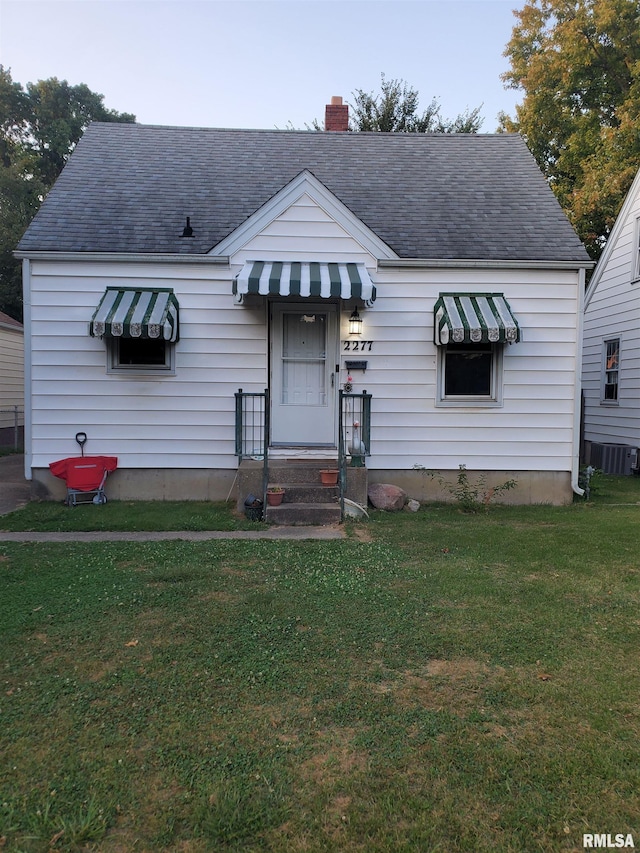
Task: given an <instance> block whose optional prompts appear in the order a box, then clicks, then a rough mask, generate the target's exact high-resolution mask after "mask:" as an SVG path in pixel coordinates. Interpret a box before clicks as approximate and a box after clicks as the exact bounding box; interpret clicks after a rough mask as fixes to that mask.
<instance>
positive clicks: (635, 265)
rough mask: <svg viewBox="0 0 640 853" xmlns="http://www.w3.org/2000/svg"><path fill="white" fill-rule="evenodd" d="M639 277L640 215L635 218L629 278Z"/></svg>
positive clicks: (633, 279) (636, 278)
mask: <svg viewBox="0 0 640 853" xmlns="http://www.w3.org/2000/svg"><path fill="white" fill-rule="evenodd" d="M638 279H640V216H639V217H638V218H637V219H636V228H635V233H634V237H633V257H632V259H631V280H632V281H638Z"/></svg>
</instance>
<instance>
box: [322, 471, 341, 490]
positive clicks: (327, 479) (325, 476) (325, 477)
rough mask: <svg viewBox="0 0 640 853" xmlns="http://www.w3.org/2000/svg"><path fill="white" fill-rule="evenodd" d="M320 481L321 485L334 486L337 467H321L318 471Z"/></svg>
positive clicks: (336, 477) (336, 478) (336, 479)
mask: <svg viewBox="0 0 640 853" xmlns="http://www.w3.org/2000/svg"><path fill="white" fill-rule="evenodd" d="M320 482H321V483H322V485H323V486H335V485H336V483H337V482H338V469H337V468H323V469H322V470H321V471H320Z"/></svg>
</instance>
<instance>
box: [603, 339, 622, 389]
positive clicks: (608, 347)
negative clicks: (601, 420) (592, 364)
mask: <svg viewBox="0 0 640 853" xmlns="http://www.w3.org/2000/svg"><path fill="white" fill-rule="evenodd" d="M602 355H603V358H602V394H601V402H602V403H603V404H606V405H616V404H617V403H618V393H619V384H620V338H610V339H609V340H606V341H604V342H603V353H602Z"/></svg>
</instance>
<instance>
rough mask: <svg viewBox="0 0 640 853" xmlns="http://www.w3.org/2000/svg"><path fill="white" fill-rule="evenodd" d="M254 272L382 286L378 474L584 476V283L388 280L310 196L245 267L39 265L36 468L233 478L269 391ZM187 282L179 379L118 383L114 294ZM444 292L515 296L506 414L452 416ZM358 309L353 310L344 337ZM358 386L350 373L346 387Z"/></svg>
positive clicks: (369, 382) (505, 276) (415, 272)
mask: <svg viewBox="0 0 640 853" xmlns="http://www.w3.org/2000/svg"><path fill="white" fill-rule="evenodd" d="M250 260H315V261H358V262H361V263H365V264H366V266H367V268H368V270H369V272H370V274H371V276H372V278H373V280H374V283H375V285H376V287H377V292H378V297H377V300H376V302H375V303H374V305H373V306H372V307H371V308H365V309H364V310H362V312H361V313H362V316H363V319H364V331H363V334H362V338H363V339H367V340H371V341H372V342H373V344H372V349H371V352H367V353H365V354H364V355H362V354H358V355H355V354H352V353H344V352H341V353H340V358H341V364H342V365H344V361H345V359H346V358H354V359H359V358H366V360H367V361H368V369H367V372H366V374H364V375H363V374H362V373H354V374H353V380H354V390H355V391H362V390H365V389H366V390H367V391H369V392H370V393H371V394H372V395H373V401H372V441H371V457H370V458H369V459H368V460H367V465H368V467H369V468H370V469H372V470H375V469H380V470H383V469H404V470H409V469H412V468H413V466H414V465H416V464H418V465H423V466H424V467H426V468H429V469H442V470H446V469H456V468H457V466H458V465H460V464H466V465H467V467H469V468H470V469H485V470H499V471H504V470H509V471H563V472H566V471H570V470H571V467H572V454H573V451H574V444H573V442H574V412H575V394H576V391H575V377H576V369H577V363H576V353H577V347H578V342H579V338H578V313H579V300H578V273H577V272H574V271H558V272H552V271H544V270H505V269H502V270H498V269H496V270H489V269H467V270H454V269H427V268H419V269H418V268H401V267H395V268H381V269H379V270H377V269H376V267H377V263H376V260H375V259H374V258H373V257H371V255H370V254H368V253H367V252H366V251H365V249H364V248H363V246H362V245H361V243H359V242H358V241H357V240H355V239H353V238H352V237H351V236H350V234H349V233H347V232H346V231H345V229H344V228H343V227H342V225H338V224H337V223H336V222H334V221H333V220H332V219H331V217H330V216H329V215H328V214H327V213H326V212H325V211H324V210H322V209H321V208H320V207H319V206H318V205H317V204H315V203H314V202H313V201H312V200H311V199H310V198H308V197H307V196H303V197H302V198H301V199H299V200H298V201H297V202H296V203H295V204H293V205H292V206H291V207H290V208H289V209H288V210H287V211H286V212H285V213H283V214H282V215H280V216H279V217H278V218H277V219H275V220H274V221H273V222H271V223H270V224H269V225H267V226H266V227H265V228H264V229H263V230H262V232H261V233H260V234H258V235H255V236H253V237H251V238H250V239H249V241H248V242H247V243H246V245H244V247H243V248H242V250H240V251H237V252H236V253H235V254H234V255H233V257H232V258H231V265H230V267H224V266H223V267H220V266H218V267H216V266H208V265H200V264H192V265H191V264H184V263H181V264H170V263H153V262H149V263H148V264H143V263H135V264H134V263H89V262H74V263H71V262H66V263H64V262H51V261H33V262H32V265H31V266H32V273H31V303H32V308H31V328H32V334H33V344H32V347H33V368H32V384H31V396H32V406H33V415H32V435H33V439H32V449H33V459H32V465H33V467H35V468H38V467H40V468H42V467H46V466H47V465H48V464H49V462H51V461H53V460H54V459H59V458H62V457H65V456H69V455H75V454H77V452H78V447H77V445H76V443H75V441H74V436H75V434H76V433H77V432H78V431H84V432H86V433H87V436H88V439H89V440H88V443H87V446H86V452H87V453H101V454H112V455H116V456H118V457H119V464H120V467H127V468H153V467H158V468H233V467H235V465H236V458H235V456H234V392H235V391H237V390H238V388H240V387H242V388H243V389H244V390H246V391H261V390H262V389H263V388H265V387H266V386H267V384H268V375H267V371H268V341H267V321H266V316H267V312H266V306H265V305H264V304H262V303H261V302H260V300H257V301H258V302H259V303H260V304H259V307H249V305H242V306H240V305H234V301H233V297H232V295H231V286H232V279H233V276H234V275H235V274H237V273H238V272H239V270H240V269H241V268H242V264H243V263H244V262H246V261H250ZM115 284H117V285H119V286H128V287H139V286H148V287H149V286H161V287H167V286H171V287H173V288H174V290H175V293H176V296H177V298H178V301H179V303H180V341H179V343H178V344H177V347H176V373H175V376H162V377H160V376H158V377H151V378H133V377H128V376H121V375H113V374H112V375H107V373H106V352H105V345H104V343H103V342H102V341H101V340H99V339H94V338H91V337H89V334H88V326H89V321H90V319H91V316H92V314H93V311H94V310H95V307H96V305H97V304H98V302H99V300H100V297H101V296H102V294H103V292H104V289H105V288H106V287H107V285H115ZM441 291H447V292H453V291H458V292H478V293H483V292H500V293H504V295H505V297H506V298H507V300H508V302H509V304H510V306H511V308H512V310H513V312H514V314H515V316H516V318H517V319H518V321H519V323H520V327H521V332H522V337H523V340H522V342H521V343H518V344H513V345H510V346H506V347H505V355H504V392H503V405H502V406H501V407H499V408H482V407H475V406H470V407H468V408H467V407H465V408H446V407H436V406H435V398H436V363H437V348H436V347H435V345H434V343H433V306H434V303H435V301H436V299H437V298H438V295H439V293H440V292H441ZM351 308H352V306H351V305H343V310H342V312H341V324H342V330H341V339H342V340H344V339H345V338H346V336H347V335H346V332H347V329H346V324H347V319H348V315H349V313H350V311H351ZM345 379H346V371H345V370H344V369H343V370H341V376H340V381H341V382H344V381H345Z"/></svg>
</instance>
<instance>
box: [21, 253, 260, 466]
mask: <svg viewBox="0 0 640 853" xmlns="http://www.w3.org/2000/svg"><path fill="white" fill-rule="evenodd" d="M114 284H117V285H122V286H124V287H132V288H135V287H136V286H138V287H140V286H153V285H154V284H155V285H156V286H165V287H166V286H171V287H173V288H174V290H175V293H176V297H177V299H178V301H179V303H180V322H181V339H180V341H179V342H178V343H177V344H176V345H175V375H152V374H148V375H144V376H141V375H138V374H135V375H128V374H126V375H123V374H111V375H108V374H107V368H106V364H107V361H106V358H107V357H106V343H105V341H104V340H101V339H99V338H92V337H90V336H89V321H90V320H91V316H92V315H93V312H94V311H95V308H96V305H97V304H98V302H99V300H100V298H101V296H102V294H103V293H104V290H105V288H106V287H107V285H114ZM31 300H32V312H31V315H32V334H33V344H32V349H33V352H32V360H33V369H32V383H31V391H32V401H33V415H32V435H33V461H32V465H33V467H36V468H38V467H47V466H48V464H49V462H51V461H53V460H55V459H59V458H64V457H66V456H72V455H75V454H76V453H77V451H78V448H77V445H76V443H75V440H74V436H75V434H76V432H78V431H80V430H81V431H84V432H86V433H87V436H88V443H87V447H86V452H87V453H101V454H106V455H114V456H118V457H119V464H120V466H121V467H125V468H171V467H173V468H205V469H206V468H233V467H234V466H235V464H236V459H235V456H234V455H233V454H234V447H235V445H234V412H235V409H234V403H235V400H234V393H235V392H236V391H237V390H238V388H239V387H243V388H244V389H245V390H247V391H261V390H263V389H264V388H265V387H266V384H267V359H266V322H265V314H264V310H262V309H257V310H253V309H246V308H242V307H239V306H236V305H234V301H233V296H232V294H231V275H230V272H229V269H228V268H226V269H225V268H223V269H220V268H216V267H209V266H202V265H194V266H188V265H185V264H176V265H169V264H153V263H150V264H149V265H146V264H140V263H138V264H86V263H77V264H72V263H64V264H61V263H57V264H56V263H53V262H34V263H32V274H31Z"/></svg>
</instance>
